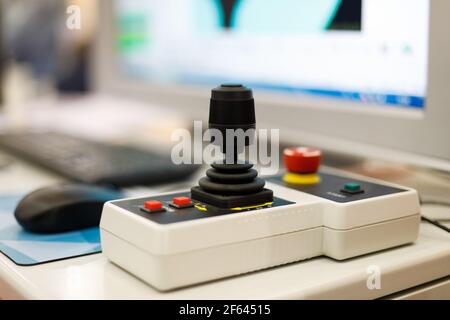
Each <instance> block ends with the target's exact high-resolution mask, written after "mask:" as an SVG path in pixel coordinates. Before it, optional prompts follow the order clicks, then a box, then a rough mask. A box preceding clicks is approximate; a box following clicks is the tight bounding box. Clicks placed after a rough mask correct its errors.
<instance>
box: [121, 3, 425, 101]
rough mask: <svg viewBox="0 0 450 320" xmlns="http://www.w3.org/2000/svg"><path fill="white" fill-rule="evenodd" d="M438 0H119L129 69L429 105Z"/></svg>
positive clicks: (172, 80) (193, 80)
mask: <svg viewBox="0 0 450 320" xmlns="http://www.w3.org/2000/svg"><path fill="white" fill-rule="evenodd" d="M429 6H430V3H429V0H314V1H312V0H264V1H262V0H171V1H164V0H152V1H142V0H116V1H115V10H116V11H115V25H116V30H117V37H116V40H117V41H116V42H117V47H118V52H119V55H118V56H119V66H120V70H121V71H122V72H124V73H125V74H126V75H127V76H132V77H137V78H141V79H144V80H146V81H149V82H156V83H167V84H201V85H204V84H207V85H216V84H217V83H223V82H233V83H235V82H239V83H245V84H246V85H248V86H251V87H254V88H260V89H264V90H272V91H278V92H284V93H287V94H291V95H307V96H310V97H321V98H332V99H340V100H344V101H345V100H347V101H353V102H359V103H357V104H355V105H356V106H358V107H364V105H370V106H374V105H378V106H382V107H397V108H402V109H405V110H406V109H414V110H421V109H424V108H425V105H426V93H427V73H428V70H427V64H428V31H429V11H430V8H429Z"/></svg>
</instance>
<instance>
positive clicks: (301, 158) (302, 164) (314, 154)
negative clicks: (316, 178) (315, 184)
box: [283, 147, 322, 174]
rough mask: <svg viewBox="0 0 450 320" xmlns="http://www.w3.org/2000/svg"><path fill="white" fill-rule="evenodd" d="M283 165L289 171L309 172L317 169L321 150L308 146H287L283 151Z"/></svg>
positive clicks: (314, 171)
mask: <svg viewBox="0 0 450 320" xmlns="http://www.w3.org/2000/svg"><path fill="white" fill-rule="evenodd" d="M283 159H284V165H285V167H286V169H287V171H289V172H293V173H300V174H310V173H316V172H317V171H318V170H319V166H320V160H321V159H322V151H321V150H320V149H316V148H310V147H294V148H287V149H285V150H284V152H283Z"/></svg>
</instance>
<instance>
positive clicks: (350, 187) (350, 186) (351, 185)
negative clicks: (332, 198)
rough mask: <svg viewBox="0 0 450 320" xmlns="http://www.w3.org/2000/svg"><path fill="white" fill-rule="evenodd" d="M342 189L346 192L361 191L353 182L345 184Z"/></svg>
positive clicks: (359, 186) (358, 185)
mask: <svg viewBox="0 0 450 320" xmlns="http://www.w3.org/2000/svg"><path fill="white" fill-rule="evenodd" d="M344 189H345V190H347V191H351V192H355V191H359V190H361V185H360V184H358V183H355V182H349V183H346V184H345V186H344Z"/></svg>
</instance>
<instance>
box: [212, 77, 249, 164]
mask: <svg viewBox="0 0 450 320" xmlns="http://www.w3.org/2000/svg"><path fill="white" fill-rule="evenodd" d="M209 128H210V129H217V130H219V131H220V132H221V133H222V137H223V139H222V145H221V146H220V148H221V150H222V152H223V153H229V152H233V154H234V157H235V158H236V159H237V154H238V153H240V152H242V151H243V150H239V149H238V144H237V141H234V143H233V146H234V149H233V150H227V149H226V146H227V134H226V133H227V129H231V130H239V129H241V130H242V132H243V133H245V132H246V131H247V130H249V129H255V128H256V116H255V100H254V99H253V92H252V90H251V89H249V88H246V87H244V86H243V85H241V84H223V85H221V86H219V87H217V88H215V89H213V90H212V92H211V101H210V107H209ZM249 137H250V138H249ZM250 143H252V140H251V136H247V137H246V138H245V140H244V143H243V144H242V146H243V147H244V146H248V145H250Z"/></svg>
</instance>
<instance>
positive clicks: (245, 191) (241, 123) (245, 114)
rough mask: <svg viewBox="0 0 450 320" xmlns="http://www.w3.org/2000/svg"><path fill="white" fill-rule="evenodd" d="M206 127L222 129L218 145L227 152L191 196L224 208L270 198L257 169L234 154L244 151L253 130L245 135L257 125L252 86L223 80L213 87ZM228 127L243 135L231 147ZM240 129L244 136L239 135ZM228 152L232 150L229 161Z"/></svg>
mask: <svg viewBox="0 0 450 320" xmlns="http://www.w3.org/2000/svg"><path fill="white" fill-rule="evenodd" d="M209 128H210V129H217V130H219V131H220V132H221V133H222V145H221V146H220V147H221V150H222V152H223V153H225V154H226V159H225V160H226V161H224V162H221V163H214V164H212V165H211V166H212V168H211V169H209V170H208V171H207V172H206V177H203V178H201V179H200V181H199V186H198V187H193V188H192V189H191V195H192V197H193V198H194V199H197V200H199V201H202V202H205V203H209V204H212V205H215V206H217V207H223V208H232V207H233V206H248V205H255V204H260V203H267V202H271V201H272V199H273V193H272V191H271V190H267V189H264V185H265V182H264V180H263V179H261V178H258V172H257V171H256V170H255V169H252V167H253V164H251V163H249V162H239V161H237V155H238V154H239V153H240V152H242V151H243V150H240V148H243V147H245V146H249V145H250V144H251V143H252V142H253V141H252V137H253V135H254V132H253V133H252V134H249V135H247V134H246V132H247V130H249V129H255V128H256V117H255V101H254V99H253V93H252V90H251V89H249V88H246V87H244V86H243V85H240V84H224V85H221V86H219V87H217V88H215V89H213V90H212V92H211V103H210V110H209ZM227 129H231V130H232V131H233V132H234V134H233V138H234V139H243V140H241V141H240V143H239V144H238V143H237V141H236V140H235V141H233V149H232V150H228V143H227ZM236 130H238V132H236ZM241 133H243V134H244V136H243V137H240V136H239V135H240V134H241ZM229 152H233V158H231V160H232V161H229V160H230V157H229Z"/></svg>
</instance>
